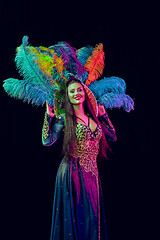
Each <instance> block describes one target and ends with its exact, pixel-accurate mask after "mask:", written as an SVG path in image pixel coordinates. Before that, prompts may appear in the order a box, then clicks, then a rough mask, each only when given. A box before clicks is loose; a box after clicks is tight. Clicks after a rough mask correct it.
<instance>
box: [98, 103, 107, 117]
mask: <svg viewBox="0 0 160 240" xmlns="http://www.w3.org/2000/svg"><path fill="white" fill-rule="evenodd" d="M105 113H106V110H105V108H104V106H103V105H98V116H99V117H101V116H102V115H104V114H105Z"/></svg>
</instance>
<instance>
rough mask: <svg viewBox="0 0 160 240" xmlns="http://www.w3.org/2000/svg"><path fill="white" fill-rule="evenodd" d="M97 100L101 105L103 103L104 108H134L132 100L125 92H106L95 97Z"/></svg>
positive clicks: (127, 109)
mask: <svg viewBox="0 0 160 240" xmlns="http://www.w3.org/2000/svg"><path fill="white" fill-rule="evenodd" d="M97 102H98V103H99V104H101V105H104V107H105V108H106V109H107V108H109V109H112V108H121V107H123V109H124V110H125V111H126V112H130V111H131V110H134V101H133V99H132V98H131V97H130V96H128V95H127V94H122V93H120V94H117V93H106V94H104V95H103V96H101V97H100V98H99V99H97Z"/></svg>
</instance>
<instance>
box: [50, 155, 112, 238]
mask: <svg viewBox="0 0 160 240" xmlns="http://www.w3.org/2000/svg"><path fill="white" fill-rule="evenodd" d="M100 239H102V240H108V237H107V230H106V221H105V213H104V204H103V196H102V188H101V182H100V177H99V174H98V179H97V177H96V176H95V175H93V174H92V173H91V172H86V171H84V168H83V166H81V165H80V164H79V159H76V158H71V159H70V161H69V162H66V161H65V157H64V158H63V159H62V161H61V163H60V165H59V168H58V172H57V176H56V182H55V192H54V200H53V213H52V226H51V238H50V240H100Z"/></svg>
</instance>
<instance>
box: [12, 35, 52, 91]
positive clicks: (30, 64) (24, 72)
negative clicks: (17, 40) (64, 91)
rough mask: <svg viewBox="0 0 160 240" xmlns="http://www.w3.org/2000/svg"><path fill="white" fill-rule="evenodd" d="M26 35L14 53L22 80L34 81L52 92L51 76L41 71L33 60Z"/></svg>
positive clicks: (33, 56)
mask: <svg viewBox="0 0 160 240" xmlns="http://www.w3.org/2000/svg"><path fill="white" fill-rule="evenodd" d="M26 44H28V38H27V36H25V37H23V42H22V45H21V46H20V47H19V48H18V51H17V53H16V57H15V62H16V67H17V69H18V71H19V74H20V75H21V76H22V77H23V78H24V80H27V81H31V82H32V83H36V84H37V85H39V86H43V87H44V88H46V89H47V90H49V91H50V92H53V90H52V86H51V82H50V80H51V78H49V77H48V76H46V75H45V74H44V73H42V72H41V71H40V69H39V66H38V65H37V64H36V63H35V62H34V61H35V60H37V58H36V56H35V55H34V54H30V53H29V47H28V46H26Z"/></svg>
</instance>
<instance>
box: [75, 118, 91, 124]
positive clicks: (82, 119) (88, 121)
mask: <svg viewBox="0 0 160 240" xmlns="http://www.w3.org/2000/svg"><path fill="white" fill-rule="evenodd" d="M76 117H77V116H76ZM77 118H79V117H77ZM79 119H80V120H82V121H83V119H81V118H79ZM83 122H84V121H83ZM84 123H85V122H84ZM85 124H86V123H85ZM88 126H89V117H88Z"/></svg>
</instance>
